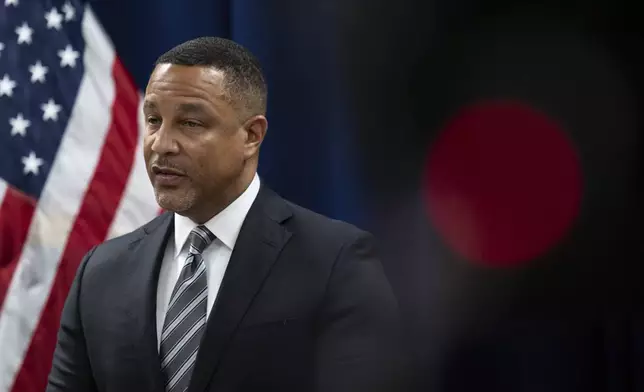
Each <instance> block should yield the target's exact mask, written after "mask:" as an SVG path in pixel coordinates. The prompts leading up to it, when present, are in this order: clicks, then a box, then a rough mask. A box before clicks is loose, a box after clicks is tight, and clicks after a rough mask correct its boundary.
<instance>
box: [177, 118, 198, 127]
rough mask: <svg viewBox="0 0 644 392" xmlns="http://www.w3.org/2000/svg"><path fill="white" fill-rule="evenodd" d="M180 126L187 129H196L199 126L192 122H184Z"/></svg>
mask: <svg viewBox="0 0 644 392" xmlns="http://www.w3.org/2000/svg"><path fill="white" fill-rule="evenodd" d="M181 124H182V125H183V126H185V127H187V128H197V127H200V126H201V124H200V123H198V122H196V121H192V120H185V121H183V122H182V123H181Z"/></svg>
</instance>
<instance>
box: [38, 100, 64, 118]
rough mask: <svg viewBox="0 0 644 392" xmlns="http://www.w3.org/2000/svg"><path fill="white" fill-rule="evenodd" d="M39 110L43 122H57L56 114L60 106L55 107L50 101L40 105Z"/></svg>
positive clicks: (54, 103)
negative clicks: (41, 112)
mask: <svg viewBox="0 0 644 392" xmlns="http://www.w3.org/2000/svg"><path fill="white" fill-rule="evenodd" d="M40 108H41V109H42V111H43V114H42V119H43V121H47V120H54V121H58V113H59V112H60V110H61V106H60V105H56V102H54V100H53V99H50V100H49V102H47V103H43V104H42V105H40Z"/></svg>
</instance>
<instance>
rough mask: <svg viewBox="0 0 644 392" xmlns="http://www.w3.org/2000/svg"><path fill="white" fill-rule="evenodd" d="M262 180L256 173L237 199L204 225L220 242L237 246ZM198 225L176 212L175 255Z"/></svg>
mask: <svg viewBox="0 0 644 392" xmlns="http://www.w3.org/2000/svg"><path fill="white" fill-rule="evenodd" d="M259 188H260V180H259V176H258V175H257V174H255V177H254V178H253V181H251V183H250V185H249V186H248V188H246V190H245V191H244V192H243V193H242V194H241V195H240V196H239V197H238V198H237V199H235V201H233V202H232V203H230V204H229V205H228V206H227V207H226V208H224V209H223V210H222V211H221V212H220V213H219V214H217V215H215V216H214V217H212V218H211V219H210V220H209V221H208V222H206V223H204V226H206V227H207V228H208V230H210V231H211V232H212V233H213V234H214V235H215V237H216V238H217V239H219V241H220V242H222V243H223V244H224V245H225V246H227V247H228V248H229V249H231V250H232V249H233V248H234V247H235V242H236V241H237V236H238V235H239V231H240V230H241V226H242V224H243V223H244V219H246V215H247V214H248V211H249V210H250V207H251V206H252V205H253V202H254V201H255V198H256V197H257V194H258V193H259ZM196 226H197V224H196V223H194V222H193V221H192V220H190V219H189V218H187V217H185V216H181V215H179V214H174V245H175V246H174V256H175V257H177V256H178V255H179V253H180V252H181V249H182V248H183V246H184V244H185V242H186V240H187V239H188V235H190V232H191V231H192V229H194V228H195V227H196Z"/></svg>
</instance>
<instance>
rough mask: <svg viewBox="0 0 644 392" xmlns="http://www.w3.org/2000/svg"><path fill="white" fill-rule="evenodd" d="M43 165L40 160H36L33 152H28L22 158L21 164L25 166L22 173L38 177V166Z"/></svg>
mask: <svg viewBox="0 0 644 392" xmlns="http://www.w3.org/2000/svg"><path fill="white" fill-rule="evenodd" d="M43 163H45V161H43V160H42V159H40V158H38V157H37V156H36V153H35V152H33V151H32V152H30V153H29V155H28V156H26V157H22V164H23V165H25V167H24V169H23V170H22V172H23V173H24V174H25V175H27V174H29V173H33V174H35V175H38V172H39V171H40V166H42V164H43Z"/></svg>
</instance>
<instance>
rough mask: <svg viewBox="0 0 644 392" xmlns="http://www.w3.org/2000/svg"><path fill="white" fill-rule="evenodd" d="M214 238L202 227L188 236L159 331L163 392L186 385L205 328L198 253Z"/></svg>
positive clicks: (202, 271)
mask: <svg viewBox="0 0 644 392" xmlns="http://www.w3.org/2000/svg"><path fill="white" fill-rule="evenodd" d="M214 239H215V236H214V234H212V233H211V232H210V230H208V229H207V228H206V227H205V226H197V227H196V228H195V229H194V230H192V232H191V233H190V235H189V236H188V241H189V243H190V251H189V254H188V258H187V260H186V264H185V265H184V267H183V269H182V270H181V275H180V276H179V279H178V280H177V284H176V286H175V287H174V291H173V292H172V296H171V297H170V303H169V305H168V312H167V313H166V315H165V321H164V324H163V330H162V332H161V348H160V350H159V355H160V356H161V370H162V372H163V376H164V378H165V390H166V392H175V391H180V392H183V391H185V390H186V389H187V388H188V384H189V383H190V377H191V375H192V369H193V368H194V365H195V361H196V358H197V352H198V350H199V343H200V342H201V336H202V335H203V331H204V329H205V328H206V314H207V312H206V306H207V299H208V282H207V279H206V266H205V264H204V260H203V257H202V256H201V253H202V252H203V251H204V249H206V247H207V246H208V245H210V243H211V242H212V241H213V240H214Z"/></svg>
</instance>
